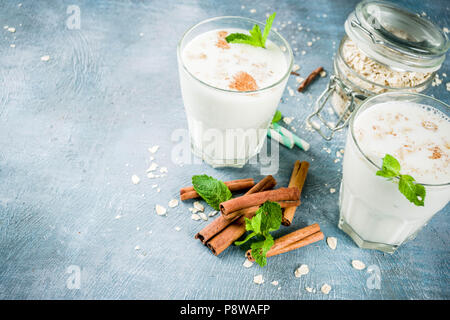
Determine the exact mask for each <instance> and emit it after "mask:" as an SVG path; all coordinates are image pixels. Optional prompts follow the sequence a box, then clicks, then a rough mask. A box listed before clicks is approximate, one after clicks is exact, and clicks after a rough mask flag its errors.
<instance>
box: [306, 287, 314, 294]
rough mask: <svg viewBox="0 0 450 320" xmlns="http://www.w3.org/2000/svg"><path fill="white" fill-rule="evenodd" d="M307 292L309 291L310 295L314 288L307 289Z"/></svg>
mask: <svg viewBox="0 0 450 320" xmlns="http://www.w3.org/2000/svg"><path fill="white" fill-rule="evenodd" d="M305 290H306V291H308V292H309V293H312V292H313V288H311V287H305Z"/></svg>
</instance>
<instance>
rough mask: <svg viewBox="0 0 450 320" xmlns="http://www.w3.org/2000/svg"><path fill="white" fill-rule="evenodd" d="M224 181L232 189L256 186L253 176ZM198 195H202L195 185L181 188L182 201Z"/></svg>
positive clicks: (237, 189)
mask: <svg viewBox="0 0 450 320" xmlns="http://www.w3.org/2000/svg"><path fill="white" fill-rule="evenodd" d="M224 183H225V185H226V186H227V187H228V189H230V191H239V190H245V189H248V188H252V187H253V186H255V181H254V180H253V179H252V178H247V179H239V180H231V181H225V182H224ZM198 197H200V196H199V194H198V193H197V191H195V189H194V187H193V186H190V187H185V188H182V189H180V199H181V200H182V201H184V200H188V199H194V198H198Z"/></svg>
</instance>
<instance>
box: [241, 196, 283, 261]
mask: <svg viewBox="0 0 450 320" xmlns="http://www.w3.org/2000/svg"><path fill="white" fill-rule="evenodd" d="M281 217H282V213H281V207H280V205H279V204H278V203H276V202H271V201H266V202H264V203H263V205H262V206H261V207H260V208H259V209H258V211H256V213H255V215H254V216H253V218H252V219H248V218H245V229H246V230H247V231H251V233H250V234H249V235H248V236H247V237H246V238H245V239H244V240H242V241H236V242H235V243H234V244H235V245H238V246H240V245H242V244H244V243H246V242H247V241H249V240H250V239H252V238H253V237H264V239H265V240H263V241H258V242H254V243H252V244H251V248H252V256H253V258H254V259H255V261H256V262H257V263H258V264H259V265H260V266H261V267H264V266H265V265H266V264H267V259H266V253H267V251H269V249H270V248H271V247H272V246H273V243H274V240H273V237H272V236H271V235H270V233H269V232H271V231H275V230H278V229H279V228H280V226H281Z"/></svg>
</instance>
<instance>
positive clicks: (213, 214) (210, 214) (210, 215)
mask: <svg viewBox="0 0 450 320" xmlns="http://www.w3.org/2000/svg"><path fill="white" fill-rule="evenodd" d="M217 212H218V211H216V210H214V211H211V212H210V213H209V214H208V216H209V217H214V216H215V215H216V214H217Z"/></svg>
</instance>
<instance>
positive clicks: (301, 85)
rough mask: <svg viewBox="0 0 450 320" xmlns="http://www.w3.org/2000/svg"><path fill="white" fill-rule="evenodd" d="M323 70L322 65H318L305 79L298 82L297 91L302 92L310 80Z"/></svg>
mask: <svg viewBox="0 0 450 320" xmlns="http://www.w3.org/2000/svg"><path fill="white" fill-rule="evenodd" d="M322 71H323V67H318V68H317V69H316V70H314V71H313V72H311V74H310V75H309V76H308V77H307V78H306V79H305V80H303V82H302V83H301V84H300V86H299V87H298V89H297V91H298V92H302V91H303V90H305V89H306V87H307V86H308V85H309V84H310V83H311V82H312V81H314V79H315V78H316V77H317V76H318V75H319V74H320V73H321V72H322Z"/></svg>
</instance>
